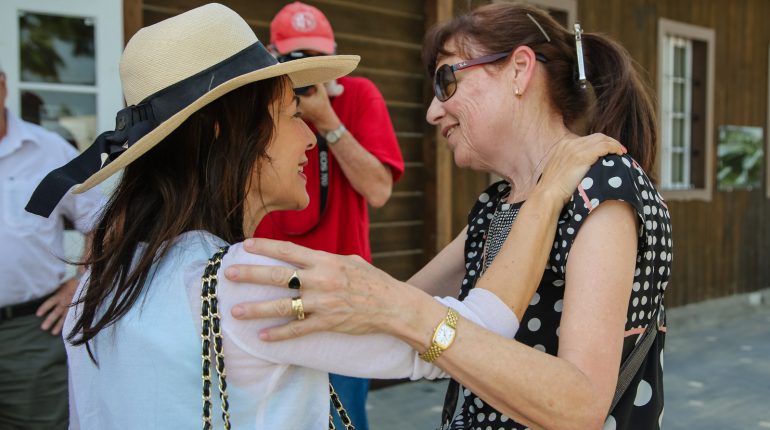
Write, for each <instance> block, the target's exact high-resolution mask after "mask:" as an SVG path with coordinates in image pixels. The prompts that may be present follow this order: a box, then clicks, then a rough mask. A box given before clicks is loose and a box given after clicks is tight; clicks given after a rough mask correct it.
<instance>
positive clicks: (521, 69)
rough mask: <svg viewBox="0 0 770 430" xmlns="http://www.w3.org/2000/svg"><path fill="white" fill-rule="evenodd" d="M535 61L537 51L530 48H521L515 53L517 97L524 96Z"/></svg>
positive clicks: (513, 57)
mask: <svg viewBox="0 0 770 430" xmlns="http://www.w3.org/2000/svg"><path fill="white" fill-rule="evenodd" d="M535 61H536V59H535V51H533V50H532V48H530V47H528V46H519V47H518V48H516V49H515V50H514V51H513V55H512V65H513V68H514V70H513V79H514V85H515V89H516V92H515V94H516V95H517V96H522V95H523V94H524V91H525V90H526V89H527V85H528V84H529V80H530V78H531V77H532V70H533V69H534V64H535Z"/></svg>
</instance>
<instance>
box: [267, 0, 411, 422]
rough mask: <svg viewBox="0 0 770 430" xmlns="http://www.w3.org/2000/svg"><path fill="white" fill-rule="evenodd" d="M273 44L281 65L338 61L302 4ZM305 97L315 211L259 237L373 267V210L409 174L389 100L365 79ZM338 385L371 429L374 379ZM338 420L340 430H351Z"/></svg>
mask: <svg viewBox="0 0 770 430" xmlns="http://www.w3.org/2000/svg"><path fill="white" fill-rule="evenodd" d="M270 44H271V45H270V46H271V49H272V50H273V52H274V53H275V54H276V56H277V57H278V58H279V60H280V61H289V60H292V59H298V58H303V57H307V56H315V55H330V54H334V53H335V49H336V43H335V41H334V34H333V32H332V28H331V25H330V24H329V21H328V20H327V19H326V17H325V16H324V15H323V13H321V11H320V10H318V9H316V8H315V7H312V6H309V5H306V4H303V3H300V2H294V3H292V4H289V5H287V6H285V7H284V8H283V9H281V11H280V12H278V14H277V15H276V16H275V18H274V19H273V21H272V22H271V24H270ZM297 93H298V95H300V105H299V107H300V111H301V112H302V116H303V119H305V121H306V122H307V123H308V124H309V125H310V127H311V128H312V129H313V131H315V133H316V136H317V137H318V145H317V146H316V147H315V148H313V149H312V150H310V151H309V152H308V159H309V161H308V165H307V166H305V167H304V173H305V175H306V176H307V178H308V185H307V186H308V193H309V194H310V205H309V206H308V207H307V208H306V209H305V210H303V211H299V212H296V211H286V212H273V213H271V214H269V215H268V216H267V217H265V219H264V220H263V221H262V223H261V224H260V225H259V226H258V227H257V230H256V232H255V234H254V235H255V236H256V237H267V238H273V239H280V240H287V241H291V242H294V243H297V244H300V245H303V246H306V247H309V248H313V249H318V250H323V251H328V252H333V253H335V254H342V255H351V254H355V255H359V256H361V257H363V258H364V259H365V260H367V261H371V249H370V246H369V209H368V205H371V206H373V207H375V208H377V207H381V206H383V205H384V204H385V203H386V202H387V201H388V199H389V198H390V194H391V191H392V189H393V183H394V182H395V181H397V180H398V179H399V178H400V177H401V174H402V173H403V171H404V161H403V158H402V156H401V151H400V149H399V146H398V141H397V140H396V134H395V132H394V130H393V125H392V123H391V121H390V115H389V114H388V110H387V107H386V106H385V100H384V99H383V97H382V94H380V92H379V90H377V87H375V85H374V83H372V82H371V81H369V80H368V79H366V78H361V77H344V78H340V79H338V80H337V81H333V82H327V83H326V84H325V85H316V86H315V87H306V88H302V89H298V90H297ZM367 204H368V205H367ZM331 381H332V384H333V385H334V388H335V390H336V391H337V393H338V394H339V395H340V399H341V400H342V402H343V404H344V405H345V408H346V410H347V412H348V414H349V415H350V417H351V419H352V421H353V424H355V426H356V428H357V429H359V430H366V429H367V428H368V423H367V420H366V410H365V404H366V395H367V392H368V385H369V384H368V380H365V379H358V378H348V377H341V376H338V375H331ZM333 415H334V416H335V420H336V423H337V428H344V427H342V425H341V423H340V422H339V419H338V417H336V413H334V414H333Z"/></svg>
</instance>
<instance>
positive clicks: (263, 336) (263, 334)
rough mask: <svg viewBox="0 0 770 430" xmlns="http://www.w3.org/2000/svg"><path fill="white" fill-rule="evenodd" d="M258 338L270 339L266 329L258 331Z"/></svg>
mask: <svg viewBox="0 0 770 430" xmlns="http://www.w3.org/2000/svg"><path fill="white" fill-rule="evenodd" d="M259 340H270V335H268V334H267V332H266V331H261V332H259Z"/></svg>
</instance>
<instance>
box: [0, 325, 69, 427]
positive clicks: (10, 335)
mask: <svg viewBox="0 0 770 430" xmlns="http://www.w3.org/2000/svg"><path fill="white" fill-rule="evenodd" d="M42 322H43V320H42V319H41V318H38V317H36V316H35V315H30V316H24V317H18V318H14V319H12V320H10V321H2V322H0V430H12V429H13V430H15V429H24V430H53V429H66V428H67V426H68V414H69V406H68V403H67V398H68V392H67V353H66V351H65V350H64V342H63V341H62V338H61V336H54V335H52V334H51V333H50V332H45V331H43V330H41V329H40V324H41V323H42Z"/></svg>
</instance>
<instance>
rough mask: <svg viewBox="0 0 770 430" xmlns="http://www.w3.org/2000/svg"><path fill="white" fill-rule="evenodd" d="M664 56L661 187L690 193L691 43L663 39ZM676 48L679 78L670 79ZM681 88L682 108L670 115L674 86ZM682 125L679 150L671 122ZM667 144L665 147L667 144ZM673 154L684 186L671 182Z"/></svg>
mask: <svg viewBox="0 0 770 430" xmlns="http://www.w3.org/2000/svg"><path fill="white" fill-rule="evenodd" d="M664 43H665V48H664V50H665V52H664V53H663V76H662V79H663V89H664V90H663V94H662V98H661V109H660V117H661V122H662V124H661V148H660V149H661V152H662V154H661V175H660V176H661V178H660V179H661V185H662V186H663V187H664V188H665V189H669V190H688V189H690V188H691V187H690V182H689V178H690V173H691V172H690V161H691V160H690V157H689V155H690V153H691V150H692V136H691V129H692V40H691V39H685V38H682V37H679V36H675V35H667V37H666V39H665V42H664ZM677 48H683V49H684V56H685V61H684V70H683V71H682V75H681V76H674V67H675V66H674V64H675V63H676V58H675V52H676V49H677ZM679 84H683V85H684V94H683V96H684V105H683V106H682V107H681V110H679V111H674V102H675V100H674V99H675V97H674V94H675V91H674V87H675V86H676V85H679ZM676 120H683V121H682V123H683V124H682V126H683V128H682V132H683V135H682V144H683V145H682V146H678V147H677V146H674V144H673V140H674V136H673V128H674V125H673V124H674V121H676ZM669 142H670V144H667V143H669ZM675 153H678V154H681V155H682V165H681V166H680V169H681V172H682V177H683V178H684V180H685V182H678V181H675V179H674V178H673V170H674V166H673V164H672V159H673V155H674V154H675Z"/></svg>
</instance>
